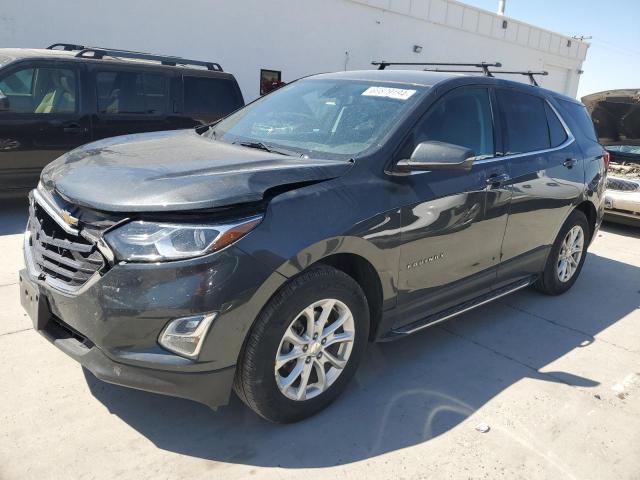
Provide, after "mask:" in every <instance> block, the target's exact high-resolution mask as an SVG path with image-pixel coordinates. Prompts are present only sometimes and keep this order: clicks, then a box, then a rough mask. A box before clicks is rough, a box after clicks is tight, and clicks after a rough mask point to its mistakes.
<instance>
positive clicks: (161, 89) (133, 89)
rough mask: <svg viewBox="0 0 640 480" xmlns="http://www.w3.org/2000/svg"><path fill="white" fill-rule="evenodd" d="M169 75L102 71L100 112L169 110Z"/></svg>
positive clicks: (99, 76)
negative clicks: (167, 76)
mask: <svg viewBox="0 0 640 480" xmlns="http://www.w3.org/2000/svg"><path fill="white" fill-rule="evenodd" d="M167 84H168V82H167V79H166V77H165V76H164V75H161V74H155V73H135V72H114V71H110V72H98V73H97V74H96V90H97V96H98V112H99V113H106V114H122V113H127V114H131V113H134V114H151V115H154V114H155V115H157V114H162V113H165V112H166V110H167V98H168V94H167Z"/></svg>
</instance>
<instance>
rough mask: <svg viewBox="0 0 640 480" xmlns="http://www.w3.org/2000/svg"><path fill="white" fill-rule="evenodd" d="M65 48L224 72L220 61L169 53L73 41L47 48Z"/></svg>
mask: <svg viewBox="0 0 640 480" xmlns="http://www.w3.org/2000/svg"><path fill="white" fill-rule="evenodd" d="M60 49H62V50H65V51H67V52H75V51H77V52H78V53H76V57H80V58H95V59H101V58H104V57H106V56H109V57H121V58H134V59H138V60H151V61H156V62H161V63H162V65H169V66H172V67H175V66H176V65H196V66H199V67H205V68H206V69H207V70H215V71H217V72H222V71H223V70H222V67H221V66H220V64H219V63H215V62H203V61H201V60H188V59H186V58H182V57H172V56H168V55H154V54H153V53H147V52H136V51H133V50H118V49H115V48H104V47H85V46H84V45H75V44H73V43H54V44H53V45H49V46H48V47H47V50H60Z"/></svg>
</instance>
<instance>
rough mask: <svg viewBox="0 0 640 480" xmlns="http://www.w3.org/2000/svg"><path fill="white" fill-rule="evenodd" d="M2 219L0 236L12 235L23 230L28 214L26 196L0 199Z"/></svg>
mask: <svg viewBox="0 0 640 480" xmlns="http://www.w3.org/2000/svg"><path fill="white" fill-rule="evenodd" d="M0 205H2V208H1V209H0V212H1V215H2V221H1V222H0V236H2V235H14V234H16V233H22V232H24V229H25V226H26V224H27V218H28V216H29V201H28V200H27V197H26V196H24V197H19V198H2V199H0Z"/></svg>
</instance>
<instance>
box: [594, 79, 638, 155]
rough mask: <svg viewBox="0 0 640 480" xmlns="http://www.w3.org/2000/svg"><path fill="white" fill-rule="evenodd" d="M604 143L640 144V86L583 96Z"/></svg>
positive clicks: (599, 136)
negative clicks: (638, 87) (639, 87)
mask: <svg viewBox="0 0 640 480" xmlns="http://www.w3.org/2000/svg"><path fill="white" fill-rule="evenodd" d="M582 103H584V104H585V105H586V107H587V110H588V111H589V114H590V115H591V118H592V119H593V123H594V124H595V127H596V132H597V134H598V140H599V141H600V143H602V144H603V145H616V144H617V145H640V89H632V90H608V91H606V92H599V93H594V94H591V95H587V96H586V97H582Z"/></svg>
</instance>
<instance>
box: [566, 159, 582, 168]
mask: <svg viewBox="0 0 640 480" xmlns="http://www.w3.org/2000/svg"><path fill="white" fill-rule="evenodd" d="M576 163H578V161H577V160H576V159H575V158H567V159H566V160H565V161H564V162H562V165H563V166H565V167H567V168H573V166H574V165H575V164H576Z"/></svg>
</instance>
